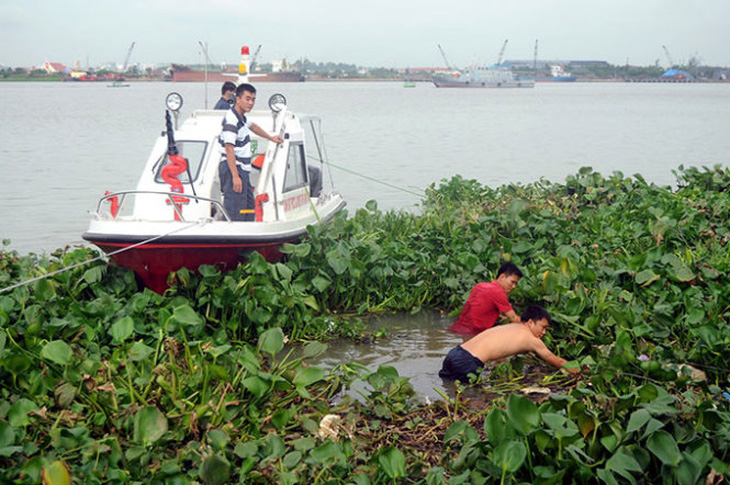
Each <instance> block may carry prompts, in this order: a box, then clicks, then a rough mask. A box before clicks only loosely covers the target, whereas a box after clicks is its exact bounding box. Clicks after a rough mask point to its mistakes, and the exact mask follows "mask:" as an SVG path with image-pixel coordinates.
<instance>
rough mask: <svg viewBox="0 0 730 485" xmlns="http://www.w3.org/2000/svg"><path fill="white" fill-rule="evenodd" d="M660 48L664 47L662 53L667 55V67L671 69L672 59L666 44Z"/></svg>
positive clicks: (672, 65)
mask: <svg viewBox="0 0 730 485" xmlns="http://www.w3.org/2000/svg"><path fill="white" fill-rule="evenodd" d="M662 49H664V53H665V54H666V55H667V60H668V61H669V68H670V69H671V68H672V67H674V61H673V60H672V56H671V55H669V49H667V46H665V45H663V46H662Z"/></svg>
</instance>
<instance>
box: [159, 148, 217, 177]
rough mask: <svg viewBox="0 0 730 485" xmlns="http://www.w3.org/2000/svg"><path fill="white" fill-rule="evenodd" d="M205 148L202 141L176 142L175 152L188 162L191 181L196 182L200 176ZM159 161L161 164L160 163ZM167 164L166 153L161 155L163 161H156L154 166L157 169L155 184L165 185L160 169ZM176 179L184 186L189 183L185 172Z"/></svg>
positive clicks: (168, 160)
mask: <svg viewBox="0 0 730 485" xmlns="http://www.w3.org/2000/svg"><path fill="white" fill-rule="evenodd" d="M207 146H208V143H206V142H204V141H178V142H177V150H178V152H179V154H180V155H182V156H183V157H184V158H185V160H187V161H188V168H189V169H190V174H191V175H192V176H193V180H196V179H197V178H198V175H199V174H200V168H201V167H202V166H203V155H205V149H206V147H207ZM160 161H161V162H162V163H160ZM169 163H170V159H169V158H168V156H167V153H165V155H163V159H162V160H158V162H157V163H156V164H155V167H157V173H156V174H155V182H157V183H160V184H164V183H167V182H165V180H164V179H163V178H162V169H163V168H164V167H165V166H166V165H168V164H169ZM177 178H178V180H180V182H182V183H184V184H187V183H190V178H189V177H188V171H187V170H186V171H184V172H182V173H181V174H179V175H178V176H177Z"/></svg>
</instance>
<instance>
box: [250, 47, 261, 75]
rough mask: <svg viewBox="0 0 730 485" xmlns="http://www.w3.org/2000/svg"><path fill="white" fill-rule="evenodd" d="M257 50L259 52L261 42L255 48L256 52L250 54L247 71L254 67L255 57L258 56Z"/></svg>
mask: <svg viewBox="0 0 730 485" xmlns="http://www.w3.org/2000/svg"><path fill="white" fill-rule="evenodd" d="M259 52H261V44H259V46H258V47H257V48H256V52H254V53H253V56H251V62H250V63H249V68H248V69H249V71H253V68H254V67H256V59H258V57H259Z"/></svg>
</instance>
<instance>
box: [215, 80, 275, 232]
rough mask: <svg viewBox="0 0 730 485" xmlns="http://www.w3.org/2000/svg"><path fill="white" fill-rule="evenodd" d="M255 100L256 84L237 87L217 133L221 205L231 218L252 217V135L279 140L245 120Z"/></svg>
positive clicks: (248, 219)
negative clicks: (221, 194)
mask: <svg viewBox="0 0 730 485" xmlns="http://www.w3.org/2000/svg"><path fill="white" fill-rule="evenodd" d="M255 102H256V88H254V87H253V86H252V85H250V84H246V83H244V84H241V85H240V86H238V87H237V88H236V102H235V104H234V105H233V107H231V109H230V110H229V111H228V112H227V113H226V115H225V116H224V117H223V123H222V129H221V133H220V135H219V136H218V143H219V145H220V146H219V150H220V153H221V163H220V165H219V166H218V174H219V175H220V179H221V192H223V208H224V209H225V210H226V212H227V213H228V215H229V216H230V218H231V220H233V221H253V220H254V206H255V204H254V196H253V189H252V188H251V182H250V179H249V175H250V173H251V137H250V135H249V130H250V131H252V132H253V133H254V134H255V135H258V136H260V137H262V138H266V139H267V140H269V141H272V142H274V143H282V142H283V141H284V140H283V139H282V138H281V137H280V136H278V135H277V136H271V135H269V134H268V133H266V131H264V130H263V129H262V128H261V127H260V126H259V125H257V124H256V123H253V122H251V121H248V120H247V119H246V113H248V112H250V111H251V110H252V109H253V105H254V103H255Z"/></svg>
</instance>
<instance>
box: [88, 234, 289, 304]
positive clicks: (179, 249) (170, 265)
mask: <svg viewBox="0 0 730 485" xmlns="http://www.w3.org/2000/svg"><path fill="white" fill-rule="evenodd" d="M92 242H93V241H92ZM94 244H95V245H96V246H98V247H100V248H101V249H102V251H104V252H105V253H108V254H111V253H114V252H117V251H119V250H120V249H124V248H125V247H129V246H131V244H129V243H114V242H94ZM280 246H281V241H278V242H272V243H254V244H250V245H241V244H154V243H152V244H145V245H142V246H138V247H135V248H133V249H130V250H128V251H123V252H119V253H117V254H113V255H112V256H111V258H112V259H113V260H114V261H115V262H116V263H117V264H118V265H119V266H121V267H123V268H128V269H131V270H132V271H134V273H135V274H136V275H137V277H138V278H139V279H140V280H141V282H142V284H144V285H145V286H146V287H147V288H149V289H150V290H152V291H155V292H157V293H159V294H162V293H163V292H164V291H165V290H166V289H167V288H168V284H167V277H168V275H169V274H170V272H171V271H177V270H179V269H181V268H188V269H190V270H193V271H195V270H197V269H198V267H199V266H200V265H203V264H208V265H213V266H217V267H219V268H220V269H221V270H223V271H225V270H228V269H233V268H235V267H236V265H237V264H238V263H240V262H242V261H244V259H245V256H246V254H247V253H249V252H251V251H258V252H259V253H261V255H263V256H264V258H265V259H266V260H267V261H276V260H278V259H281V257H282V253H281V252H279V247H280Z"/></svg>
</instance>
